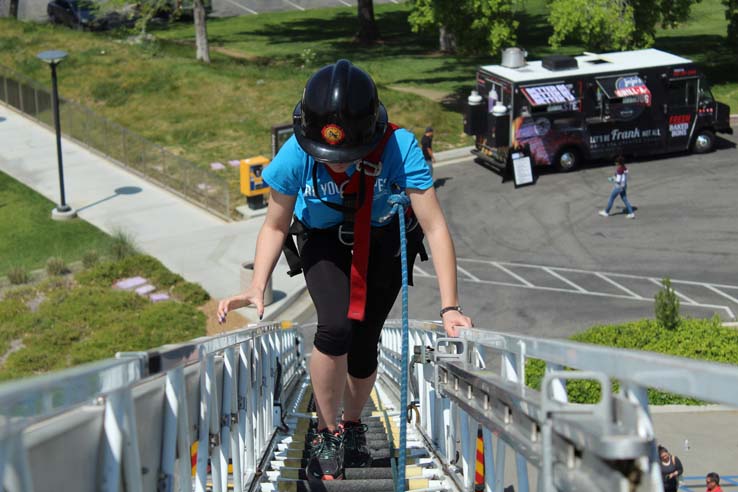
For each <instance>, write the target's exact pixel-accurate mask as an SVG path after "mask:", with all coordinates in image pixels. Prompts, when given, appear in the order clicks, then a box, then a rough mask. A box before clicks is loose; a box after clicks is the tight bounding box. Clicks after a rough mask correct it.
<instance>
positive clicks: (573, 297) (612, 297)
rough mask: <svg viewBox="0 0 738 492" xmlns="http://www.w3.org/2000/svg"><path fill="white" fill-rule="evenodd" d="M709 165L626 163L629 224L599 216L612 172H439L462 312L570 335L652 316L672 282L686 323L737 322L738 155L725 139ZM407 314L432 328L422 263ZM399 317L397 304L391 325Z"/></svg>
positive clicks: (436, 303)
mask: <svg viewBox="0 0 738 492" xmlns="http://www.w3.org/2000/svg"><path fill="white" fill-rule="evenodd" d="M722 137H723V138H722V139H721V140H720V145H719V149H718V150H717V151H715V152H713V153H710V154H707V155H683V154H681V155H669V156H665V157H660V158H657V159H651V160H642V161H636V162H631V163H629V164H628V165H629V169H630V182H629V188H628V195H629V198H630V201H631V203H632V204H633V205H634V207H636V208H637V210H636V216H637V217H636V219H635V220H629V219H626V217H625V214H623V213H621V210H620V208H619V205H621V204H619V203H618V202H616V206H615V208H614V209H613V211H614V212H615V214H614V215H612V216H610V217H607V218H605V217H601V216H599V215H598V214H597V212H598V210H601V209H602V208H604V206H605V204H606V202H607V198H608V194H609V191H610V189H611V188H610V187H611V184H610V183H608V181H607V177H608V176H609V175H610V174H611V172H612V170H613V169H612V166H611V165H609V164H607V163H601V164H596V165H592V166H590V167H588V168H586V169H582V170H579V171H575V172H573V173H569V174H557V173H543V174H541V175H540V176H539V177H538V179H537V182H536V184H535V185H533V186H528V187H523V188H518V189H515V188H514V186H513V184H512V182H504V183H503V182H501V178H500V177H499V176H498V175H496V174H494V173H493V172H491V171H489V170H488V169H486V168H484V167H482V166H480V165H478V164H476V163H474V161H473V159H472V158H471V156H470V158H469V159H468V161H464V162H461V163H457V164H453V165H449V166H444V167H440V168H438V169H437V171H436V179H437V181H436V186H437V191H438V194H439V197H440V200H441V202H442V204H443V207H444V211H445V213H446V215H447V218H448V221H449V224H450V227H451V231H452V234H453V237H454V240H455V244H456V249H457V255H458V257H459V267H460V269H459V291H460V295H461V302H462V303H463V305H464V309H465V312H466V313H468V314H469V315H470V316H471V317H472V318H473V319H474V322H475V325H476V326H478V327H482V328H489V329H494V330H501V331H507V332H517V333H523V334H530V335H539V336H550V337H566V336H569V335H571V334H572V333H574V332H577V331H581V330H583V329H586V328H588V327H590V326H592V325H595V324H599V323H613V322H621V321H627V320H632V319H639V318H644V317H652V316H653V302H652V300H653V296H654V294H655V293H656V291H658V289H659V285H658V284H659V281H660V279H661V278H663V277H667V276H668V277H670V278H671V279H672V280H673V281H674V287H675V289H676V290H677V292H678V293H679V294H680V297H681V304H682V313H683V314H686V315H690V316H694V317H709V316H712V315H713V314H717V315H718V316H720V317H721V318H722V319H724V320H731V319H732V318H734V317H735V316H736V314H737V313H738V275H737V273H738V271H737V265H738V245H737V244H736V243H737V241H738V216H737V215H736V210H735V207H736V203H737V202H738V200H737V199H736V191H735V190H736V189H738V151H737V150H736V142H738V139H737V138H736V136H730V135H728V136H722ZM418 266H419V267H420V269H421V270H419V271H416V272H415V273H416V275H415V278H416V281H415V284H416V286H415V287H414V288H411V289H410V316H411V317H413V318H419V319H437V318H438V309H439V307H440V300H439V298H438V295H437V286H436V279H435V278H434V277H433V268H432V265H431V264H430V263H421V264H418ZM400 314H401V312H400V306H399V303H398V304H397V305H396V306H395V308H394V309H393V311H392V313H391V317H399V316H400Z"/></svg>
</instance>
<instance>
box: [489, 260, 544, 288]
mask: <svg viewBox="0 0 738 492" xmlns="http://www.w3.org/2000/svg"><path fill="white" fill-rule="evenodd" d="M489 264H490V265H494V266H496V267H497V268H499V269H500V270H502V271H503V272H505V273H507V274H508V275H510V276H511V277H513V278H515V279H517V280H518V281H520V283H522V284H523V285H525V286H526V287H534V285H533V284H531V283H530V282H528V281H527V280H525V279H524V278H523V277H521V276H520V275H518V274H517V273H515V272H513V271H511V270H509V269H507V268H505V267H504V266H502V265H501V264H500V263H498V262H496V261H490V262H489Z"/></svg>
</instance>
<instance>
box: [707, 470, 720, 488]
mask: <svg viewBox="0 0 738 492" xmlns="http://www.w3.org/2000/svg"><path fill="white" fill-rule="evenodd" d="M705 484H706V485H707V490H718V489H719V488H720V475H718V474H717V473H715V472H710V473H708V474H707V476H705Z"/></svg>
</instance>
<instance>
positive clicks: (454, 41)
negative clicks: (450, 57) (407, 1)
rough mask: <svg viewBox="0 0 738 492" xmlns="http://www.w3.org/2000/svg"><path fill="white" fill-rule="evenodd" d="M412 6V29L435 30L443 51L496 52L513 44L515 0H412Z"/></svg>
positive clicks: (514, 38) (515, 22)
mask: <svg viewBox="0 0 738 492" xmlns="http://www.w3.org/2000/svg"><path fill="white" fill-rule="evenodd" d="M411 4H412V12H411V13H410V16H409V17H408V21H409V22H410V26H411V27H412V30H413V31H414V32H418V31H421V30H426V29H434V30H435V29H437V30H438V33H439V38H438V46H439V48H440V49H441V50H442V51H450V52H453V51H456V50H457V49H458V50H459V51H463V52H468V53H499V52H500V51H501V49H502V48H504V47H506V46H511V45H514V44H515V42H516V36H515V30H516V29H517V27H518V21H517V20H515V17H514V16H515V10H514V4H515V1H514V0H411ZM470 19H471V22H470Z"/></svg>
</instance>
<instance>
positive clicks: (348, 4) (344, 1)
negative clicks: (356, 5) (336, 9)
mask: <svg viewBox="0 0 738 492" xmlns="http://www.w3.org/2000/svg"><path fill="white" fill-rule="evenodd" d="M338 1H339V2H341V3H342V4H344V5H345V6H347V7H353V5H351V4H350V3H349V2H347V1H346V0H338Z"/></svg>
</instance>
